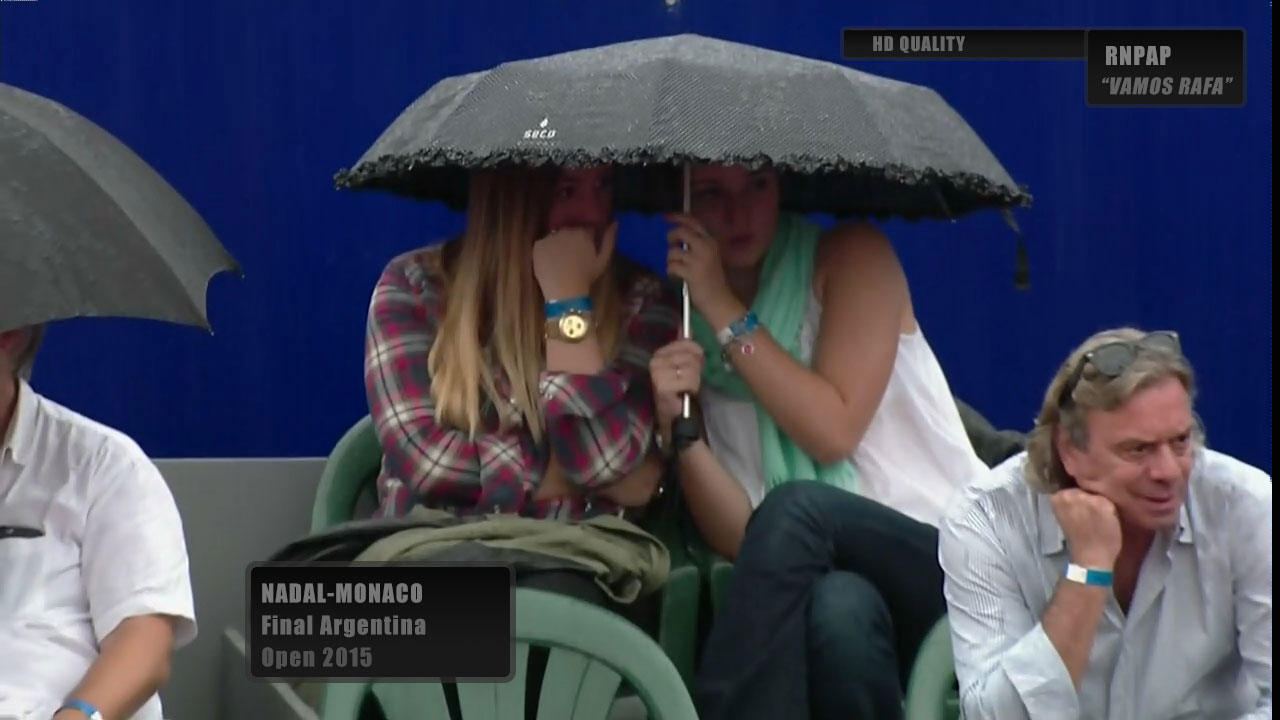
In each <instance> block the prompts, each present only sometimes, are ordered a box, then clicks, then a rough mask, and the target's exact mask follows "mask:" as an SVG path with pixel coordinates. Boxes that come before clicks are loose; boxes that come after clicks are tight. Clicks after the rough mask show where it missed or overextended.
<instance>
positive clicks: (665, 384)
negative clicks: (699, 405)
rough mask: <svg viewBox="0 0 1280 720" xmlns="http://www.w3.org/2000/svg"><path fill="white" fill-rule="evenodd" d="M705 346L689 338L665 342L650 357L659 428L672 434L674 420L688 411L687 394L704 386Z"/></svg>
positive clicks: (650, 376) (650, 374)
mask: <svg viewBox="0 0 1280 720" xmlns="http://www.w3.org/2000/svg"><path fill="white" fill-rule="evenodd" d="M702 363H703V355H702V346H701V345H699V344H698V343H697V342H695V341H693V340H690V339H688V338H683V339H680V340H676V341H675V342H673V343H671V344H669V345H665V346H663V347H661V348H659V349H658V350H657V352H655V353H654V354H653V357H651V358H650V359H649V378H650V380H652V382H653V399H654V409H655V410H656V413H657V416H658V429H659V431H661V432H662V434H663V435H664V436H665V435H670V433H671V421H672V420H674V419H675V418H677V417H679V416H680V414H681V413H682V412H683V411H684V398H683V396H684V394H685V393H689V394H690V395H697V394H698V389H699V388H700V387H701V386H702Z"/></svg>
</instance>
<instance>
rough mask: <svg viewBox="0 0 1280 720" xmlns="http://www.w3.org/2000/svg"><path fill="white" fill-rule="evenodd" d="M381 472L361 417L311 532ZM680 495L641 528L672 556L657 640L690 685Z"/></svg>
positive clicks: (692, 615)
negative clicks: (656, 539)
mask: <svg viewBox="0 0 1280 720" xmlns="http://www.w3.org/2000/svg"><path fill="white" fill-rule="evenodd" d="M381 469H382V446H381V445H379V444H378V437H377V434H376V433H375V432H374V428H373V419H372V418H371V417H369V416H368V415H366V416H364V417H363V418H361V419H360V420H359V421H358V422H357V423H356V424H355V425H353V426H352V427H351V428H350V429H349V430H347V432H346V433H345V434H343V436H342V438H341V439H340V440H338V443H337V445H335V446H334V448H333V451H332V452H331V453H330V454H329V458H328V460H327V461H326V462H325V465H324V470H323V471H322V472H321V474H320V485H319V487H318V488H317V489H316V497H315V504H314V505H313V506H312V510H311V532H313V533H316V532H320V531H322V530H326V529H328V528H331V527H333V526H334V525H337V524H339V523H343V522H346V521H348V520H351V519H352V518H353V517H355V511H356V508H357V506H358V505H359V502H360V498H361V496H362V495H364V494H365V493H368V492H371V491H372V488H373V485H374V483H375V481H376V480H377V478H378V473H379V472H380V471H381ZM679 495H680V493H679V492H678V491H668V492H664V493H663V497H662V498H661V499H659V500H658V501H657V502H655V503H654V505H653V506H652V507H651V508H650V509H649V513H648V514H647V516H646V517H645V519H644V521H642V522H641V523H640V524H641V526H642V527H643V528H644V529H645V530H646V531H648V532H649V533H650V534H652V535H653V536H654V537H656V538H658V540H659V541H660V542H661V543H662V544H663V545H664V546H666V548H667V550H668V552H669V553H670V555H671V571H670V573H669V574H668V575H667V582H666V584H665V585H664V586H663V588H662V590H661V591H660V592H661V598H660V600H659V602H660V604H661V607H660V609H659V624H658V632H657V640H658V645H659V646H661V647H662V649H663V650H664V651H665V652H666V653H667V657H669V658H670V659H671V662H672V663H673V664H674V665H675V666H676V669H677V670H678V671H679V672H680V676H681V677H682V678H684V681H685V683H686V684H691V683H692V682H693V673H694V653H695V651H696V649H697V648H696V642H697V631H698V609H699V603H700V601H701V589H702V573H701V572H700V571H699V569H698V567H697V566H696V565H694V563H693V562H691V561H690V559H689V557H688V555H687V553H686V550H685V546H684V535H683V533H682V532H681V530H680V520H679V516H680V512H681V509H680V507H679V504H678V500H679Z"/></svg>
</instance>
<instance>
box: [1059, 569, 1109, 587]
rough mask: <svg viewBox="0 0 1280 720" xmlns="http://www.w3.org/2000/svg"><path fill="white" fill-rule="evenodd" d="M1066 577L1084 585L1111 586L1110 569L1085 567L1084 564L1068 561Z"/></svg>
mask: <svg viewBox="0 0 1280 720" xmlns="http://www.w3.org/2000/svg"><path fill="white" fill-rule="evenodd" d="M1066 577H1067V579H1068V580H1070V581H1071V582H1077V583H1080V584H1082V585H1096V586H1098V587H1111V571H1110V570H1095V569H1093V568H1087V567H1084V566H1083V565H1076V564H1075V563H1068V564H1067V573H1066Z"/></svg>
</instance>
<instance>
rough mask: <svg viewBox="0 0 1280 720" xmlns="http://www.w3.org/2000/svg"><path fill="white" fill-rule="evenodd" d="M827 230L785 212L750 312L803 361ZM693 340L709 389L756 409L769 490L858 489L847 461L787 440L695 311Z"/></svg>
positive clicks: (767, 255)
mask: <svg viewBox="0 0 1280 720" xmlns="http://www.w3.org/2000/svg"><path fill="white" fill-rule="evenodd" d="M821 234H822V228H821V227H819V226H818V225H815V224H813V223H811V222H809V221H808V220H806V219H805V218H803V217H800V216H799V215H793V214H789V213H783V214H782V215H781V216H780V217H779V218H778V229H777V233H776V234H775V235H774V238H773V243H772V244H771V245H770V246H769V250H768V252H767V253H766V254H765V258H764V266H763V267H762V268H761V271H760V286H759V289H758V290H757V292H756V297H755V301H754V302H752V304H751V309H752V310H754V311H755V313H756V317H757V318H758V319H759V321H760V326H761V330H764V329H767V330H768V332H769V334H770V335H771V336H772V337H773V339H774V340H775V341H777V342H778V344H779V345H781V346H782V348H783V349H784V350H786V351H787V352H788V353H790V354H791V356H792V357H794V358H796V359H797V360H798V359H799V358H800V356H799V349H800V327H801V325H802V323H803V322H804V315H805V309H806V306H807V304H808V302H809V296H810V294H811V293H812V292H813V290H812V283H813V257H814V251H815V249H816V248H817V244H818V237H819V235H821ZM690 325H691V327H692V330H693V339H694V340H696V341H697V342H698V344H699V345H701V346H702V350H703V352H704V353H705V354H706V362H705V363H704V364H703V368H702V382H703V383H704V384H705V385H707V386H708V387H710V388H713V389H715V390H717V391H719V392H721V393H724V394H726V395H729V396H731V397H734V398H738V399H741V400H752V401H753V402H755V405H756V421H757V424H758V425H759V430H760V454H761V461H762V466H763V468H764V478H763V480H764V487H765V492H768V491H770V490H772V489H773V488H775V487H778V486H779V485H781V484H782V483H784V482H787V481H789V480H818V481H821V482H825V483H827V484H829V485H836V486H838V487H842V488H844V489H846V490H848V491H849V492H853V491H854V481H855V479H856V474H855V472H854V468H853V464H852V463H851V462H849V460H848V459H841V460H837V461H836V462H834V463H831V464H828V465H819V464H817V463H816V462H814V460H813V458H811V457H809V455H808V454H807V453H805V452H804V450H801V449H800V448H799V447H798V446H797V445H796V444H795V443H794V442H792V441H791V438H789V437H787V436H786V435H785V434H784V433H783V432H782V430H781V429H780V428H779V427H778V425H777V424H776V423H775V422H774V421H773V418H772V417H770V415H769V413H768V412H767V411H766V410H765V409H764V408H763V407H761V406H760V402H759V401H758V400H756V399H755V396H754V395H753V394H752V392H751V388H749V387H748V386H747V384H746V382H744V381H743V379H742V377H741V376H739V375H738V373H737V372H736V371H734V370H731V369H725V366H724V363H723V362H721V360H720V342H719V341H718V340H717V339H716V331H715V330H714V329H712V327H711V325H710V324H709V323H708V322H707V320H706V318H704V317H703V316H702V314H701V313H699V312H697V311H696V310H695V311H694V312H693V316H692V317H691V318H690Z"/></svg>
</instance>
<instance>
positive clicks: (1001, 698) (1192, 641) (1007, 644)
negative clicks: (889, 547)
mask: <svg viewBox="0 0 1280 720" xmlns="http://www.w3.org/2000/svg"><path fill="white" fill-rule="evenodd" d="M1025 458H1026V454H1025V453H1023V454H1020V455H1018V456H1016V457H1014V458H1011V459H1010V460H1008V461H1006V462H1005V463H1003V464H1002V465H1000V466H999V467H997V468H995V469H994V470H993V471H992V472H991V474H990V475H988V476H986V477H984V478H983V479H982V480H979V481H978V482H976V483H974V484H972V485H971V486H970V487H968V488H967V489H966V490H965V491H964V492H963V494H962V495H961V497H959V498H957V500H956V502H955V503H954V504H953V505H952V507H951V508H950V509H949V510H948V513H947V515H946V517H945V518H944V520H943V524H942V526H941V527H940V535H939V561H940V562H941V564H942V569H943V571H944V573H945V575H946V581H945V592H946V598H947V604H948V606H949V619H950V622H951V632H952V644H953V652H954V654H955V664H956V676H957V679H958V680H959V684H960V700H961V704H962V706H963V710H964V716H965V717H966V718H968V720H988V719H990V720H996V719H998V720H1016V719H1017V718H1034V719H1035V720H1053V719H1055V718H1064V719H1066V718H1070V719H1071V720H1076V718H1090V719H1092V718H1099V719H1101V718H1108V719H1109V720H1167V719H1171V718H1256V719H1261V718H1270V717H1271V542H1272V541H1271V478H1270V477H1268V476H1267V475H1266V473H1264V472H1262V471H1260V470H1258V469H1256V468H1253V467H1250V466H1248V465H1246V464H1244V463H1242V462H1240V461H1238V460H1235V459H1234V458H1231V457H1228V456H1226V455H1223V454H1221V453H1217V452H1214V451H1211V450H1201V451H1198V452H1197V454H1196V457H1195V461H1194V464H1193V469H1192V474H1191V479H1190V482H1189V484H1188V488H1187V497H1186V501H1185V503H1184V504H1183V508H1182V512H1181V518H1180V521H1179V523H1178V525H1177V527H1175V528H1174V529H1172V530H1171V531H1168V532H1165V533H1162V534H1161V535H1159V536H1157V539H1156V541H1155V542H1154V543H1153V544H1152V547H1151V550H1150V551H1149V552H1148V554H1147V556H1146V559H1145V560H1144V561H1143V565H1142V570H1141V573H1140V574H1139V577H1138V584H1137V587H1136V588H1135V590H1134V594H1133V599H1132V602H1131V604H1130V607H1129V612H1128V614H1127V615H1126V614H1125V613H1124V612H1122V611H1121V609H1120V607H1119V605H1118V603H1117V602H1116V600H1115V597H1114V595H1113V596H1111V597H1110V598H1109V601H1108V605H1107V608H1106V610H1105V612H1104V614H1103V617H1102V619H1101V621H1100V622H1099V623H1098V626H1097V628H1080V631H1081V632H1092V633H1094V639H1093V644H1092V647H1091V650H1090V654H1089V663H1088V666H1087V668H1086V670H1085V674H1084V675H1083V677H1082V680H1081V685H1080V689H1079V691H1078V692H1077V690H1076V688H1075V687H1074V685H1073V684H1072V681H1071V678H1070V676H1069V675H1068V673H1067V668H1066V665H1065V664H1064V663H1063V662H1062V659H1061V657H1060V656H1059V655H1058V653H1057V650H1056V649H1055V648H1054V646H1053V644H1052V643H1051V642H1050V640H1049V637H1048V635H1046V634H1045V632H1044V629H1043V627H1042V626H1041V624H1040V617H1041V615H1042V614H1043V613H1044V611H1045V607H1046V606H1047V605H1048V604H1049V601H1050V599H1051V598H1052V597H1053V593H1054V590H1055V588H1056V587H1057V585H1058V583H1059V582H1060V581H1061V578H1062V576H1063V572H1064V569H1065V567H1066V564H1067V560H1068V553H1067V548H1066V545H1065V540H1064V536H1063V533H1062V530H1061V528H1060V527H1059V525H1058V523H1057V520H1056V519H1055V517H1054V514H1053V509H1052V507H1051V506H1050V504H1049V496H1048V495H1044V494H1039V493H1036V492H1034V491H1032V490H1031V489H1030V488H1029V487H1028V486H1027V484H1026V482H1025V477H1024V471H1023V466H1024V461H1025Z"/></svg>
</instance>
